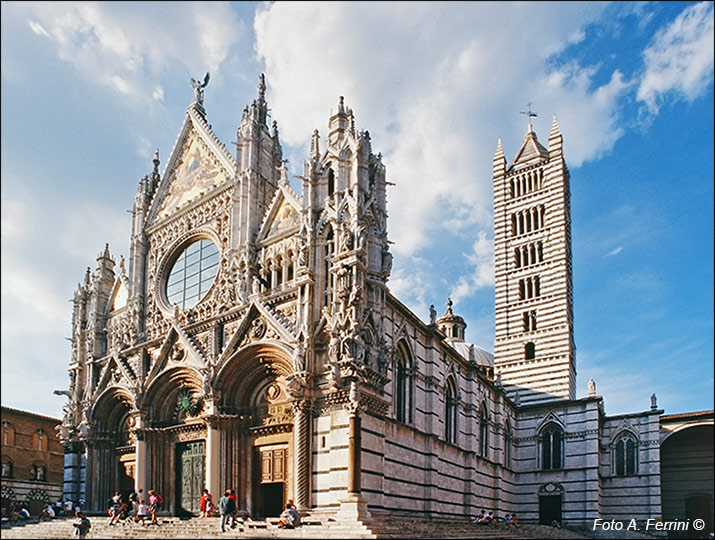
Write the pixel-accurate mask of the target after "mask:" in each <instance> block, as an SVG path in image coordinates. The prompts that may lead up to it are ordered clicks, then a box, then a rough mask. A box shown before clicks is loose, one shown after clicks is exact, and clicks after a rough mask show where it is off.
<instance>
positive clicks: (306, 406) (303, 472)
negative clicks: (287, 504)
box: [293, 400, 311, 511]
mask: <svg viewBox="0 0 715 540" xmlns="http://www.w3.org/2000/svg"><path fill="white" fill-rule="evenodd" d="M293 408H294V411H295V419H294V427H293V448H294V450H293V454H294V462H293V475H294V478H295V503H296V506H297V507H298V510H301V511H302V510H307V509H309V508H310V506H311V501H310V440H311V434H310V423H311V406H310V402H309V401H307V400H300V401H296V402H294V403H293Z"/></svg>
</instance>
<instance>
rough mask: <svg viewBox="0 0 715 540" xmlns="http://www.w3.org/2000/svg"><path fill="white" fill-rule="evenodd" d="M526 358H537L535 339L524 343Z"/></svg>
mask: <svg viewBox="0 0 715 540" xmlns="http://www.w3.org/2000/svg"><path fill="white" fill-rule="evenodd" d="M524 358H525V359H526V360H533V359H534V358H536V345H534V342H533V341H530V342H529V343H527V344H526V345H524Z"/></svg>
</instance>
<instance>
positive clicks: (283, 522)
mask: <svg viewBox="0 0 715 540" xmlns="http://www.w3.org/2000/svg"><path fill="white" fill-rule="evenodd" d="M299 526H300V512H298V510H296V509H295V508H293V505H292V504H290V503H286V506H285V510H283V513H281V516H280V520H279V521H278V527H280V528H281V529H295V528H296V527H299Z"/></svg>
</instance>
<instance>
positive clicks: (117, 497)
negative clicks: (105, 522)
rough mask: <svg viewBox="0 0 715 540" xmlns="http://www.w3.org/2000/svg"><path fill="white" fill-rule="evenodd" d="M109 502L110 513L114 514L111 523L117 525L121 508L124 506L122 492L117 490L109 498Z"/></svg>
mask: <svg viewBox="0 0 715 540" xmlns="http://www.w3.org/2000/svg"><path fill="white" fill-rule="evenodd" d="M109 504H110V508H109V515H110V516H112V517H111V519H110V520H109V524H110V525H116V523H117V521H119V508H120V507H121V506H122V494H121V493H119V492H118V491H115V492H114V496H113V497H112V498H111V499H109Z"/></svg>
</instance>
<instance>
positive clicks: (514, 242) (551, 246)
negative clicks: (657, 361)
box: [493, 117, 576, 405]
mask: <svg viewBox="0 0 715 540" xmlns="http://www.w3.org/2000/svg"><path fill="white" fill-rule="evenodd" d="M562 145H563V138H562V136H561V132H560V131H559V126H558V124H557V122H556V117H554V120H553V124H552V126H551V133H550V134H549V148H548V150H547V149H546V148H544V147H543V146H542V145H541V144H540V143H539V141H538V140H537V138H536V133H534V130H533V128H532V125H531V123H529V128H528V130H527V133H526V137H525V138H524V143H523V144H522V146H521V149H520V150H519V151H518V152H517V154H516V157H515V158H514V159H513V160H512V162H511V163H510V164H509V165H507V162H506V159H505V157H504V151H503V149H502V144H501V140H500V141H499V143H498V145H497V151H496V154H495V156H494V162H493V166H494V171H493V174H494V251H495V254H494V257H495V310H496V323H495V324H496V333H495V339H494V370H495V372H496V373H501V380H502V383H503V384H504V387H505V388H506V390H507V393H508V395H509V397H510V398H511V399H512V400H513V401H515V402H517V403H518V404H521V405H527V404H530V403H538V402H544V401H552V400H557V399H574V398H575V384H576V355H575V352H576V347H575V345H574V340H573V294H572V289H573V284H572V278H571V217H570V190H569V172H568V169H567V168H566V164H565V162H564V157H563V150H562Z"/></svg>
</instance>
